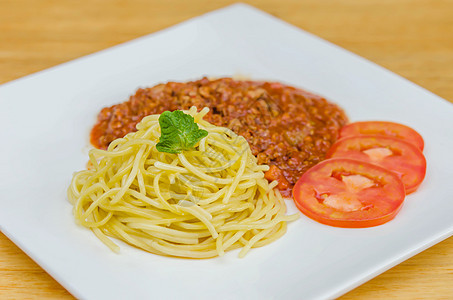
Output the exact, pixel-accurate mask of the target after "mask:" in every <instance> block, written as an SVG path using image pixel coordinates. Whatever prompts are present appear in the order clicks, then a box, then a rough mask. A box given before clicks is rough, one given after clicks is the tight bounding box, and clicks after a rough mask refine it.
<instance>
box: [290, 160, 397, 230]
mask: <svg viewBox="0 0 453 300" xmlns="http://www.w3.org/2000/svg"><path fill="white" fill-rule="evenodd" d="M404 197H405V193H404V185H403V183H402V181H401V180H400V179H399V177H398V176H397V175H396V174H395V173H393V172H391V171H388V170H386V169H384V168H382V167H380V166H377V165H373V164H370V163H367V162H362V161H358V160H352V159H344V158H332V159H327V160H325V161H322V162H320V163H319V164H317V165H315V166H314V167H312V168H310V169H309V170H308V171H307V172H305V173H304V174H303V175H302V177H301V178H300V179H299V180H298V181H297V183H296V185H295V186H294V189H293V198H294V202H295V204H296V206H297V207H298V208H299V210H300V211H301V212H302V213H304V214H305V215H306V216H308V217H310V218H312V219H314V220H316V221H318V222H320V223H323V224H327V225H331V226H336V227H349V228H353V227H355V228H358V227H372V226H377V225H381V224H384V223H386V222H388V221H390V220H392V219H393V218H394V217H395V215H396V214H397V213H398V211H399V210H400V208H401V206H402V204H403V201H404Z"/></svg>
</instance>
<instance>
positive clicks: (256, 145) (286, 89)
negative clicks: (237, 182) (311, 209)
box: [91, 78, 347, 196]
mask: <svg viewBox="0 0 453 300" xmlns="http://www.w3.org/2000/svg"><path fill="white" fill-rule="evenodd" d="M191 106H196V107H197V108H198V109H200V110H201V109H202V108H203V107H205V106H207V107H209V108H210V112H209V113H208V114H207V115H206V116H205V118H204V119H205V120H207V121H208V122H210V123H212V124H215V125H217V126H224V127H228V128H230V129H231V130H233V131H234V132H236V133H237V134H239V135H242V136H243V137H245V138H246V139H247V141H248V142H249V144H250V148H251V149H252V152H253V154H254V155H256V156H257V158H258V162H259V163H260V164H269V165H270V166H271V168H270V170H269V171H268V172H267V173H266V178H267V179H268V180H269V181H272V180H279V185H278V188H279V189H280V190H281V192H282V194H283V195H284V196H290V195H291V189H292V187H293V186H294V184H295V183H296V181H297V180H298V179H299V177H300V176H301V175H302V174H303V173H304V172H305V171H306V170H308V169H309V168H310V167H311V166H313V165H315V164H317V163H318V162H320V161H321V160H323V159H324V157H325V154H326V152H327V150H328V149H329V148H330V146H331V145H332V144H333V143H334V142H335V141H336V139H337V138H338V132H339V129H340V128H341V127H342V126H343V125H345V124H346V122H347V117H346V115H345V114H344V112H343V111H342V110H341V108H339V107H338V106H336V105H335V104H332V103H330V102H328V101H327V100H326V99H324V98H322V97H320V96H316V95H314V94H311V93H309V92H306V91H304V90H301V89H296V88H294V87H290V86H287V85H283V84H281V83H276V82H258V81H239V80H233V79H231V78H221V79H216V80H209V79H207V78H203V79H201V80H198V81H192V82H186V83H180V82H168V83H166V84H159V85H156V86H154V87H151V88H143V89H139V90H137V92H136V94H135V95H133V96H131V97H130V99H129V101H126V102H123V103H120V104H117V105H113V106H111V107H106V108H104V109H102V110H101V112H100V113H99V115H98V121H97V123H96V125H95V126H94V127H93V129H92V131H91V143H92V144H93V145H94V146H95V147H97V148H101V149H106V148H107V146H108V145H109V144H110V142H111V141H113V140H114V139H116V138H120V137H123V136H124V135H126V134H127V133H129V132H132V131H135V130H136V129H135V125H136V124H137V123H138V122H140V120H141V119H142V118H143V117H145V116H147V115H150V114H157V113H162V112H164V111H166V110H169V111H173V110H177V109H184V110H185V109H189V108H190V107H191Z"/></svg>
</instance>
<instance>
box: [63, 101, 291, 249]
mask: <svg viewBox="0 0 453 300" xmlns="http://www.w3.org/2000/svg"><path fill="white" fill-rule="evenodd" d="M207 112H208V108H204V109H203V110H201V111H200V112H198V113H197V109H196V108H195V107H192V108H191V109H190V110H189V111H187V113H188V114H190V115H192V116H193V117H194V119H195V122H196V123H197V124H198V126H199V127H200V128H201V129H204V130H206V131H208V135H207V137H206V138H203V139H202V140H201V141H200V142H199V144H198V146H197V147H196V148H194V149H192V150H188V151H183V152H182V153H179V154H171V153H165V152H158V151H157V149H156V144H157V142H158V141H159V137H160V126H159V122H158V119H159V115H151V116H147V117H145V118H144V119H143V120H142V121H141V122H140V123H139V124H138V125H137V129H138V131H136V132H134V133H130V134H128V135H126V136H125V137H124V138H120V139H117V140H115V141H113V142H112V143H111V144H110V146H109V148H108V149H107V151H104V150H98V149H93V150H91V151H90V154H89V157H90V162H89V168H88V170H85V171H80V172H78V173H76V174H75V175H74V177H73V179H72V182H71V185H70V187H69V189H68V198H69V200H70V202H71V203H72V204H73V205H74V215H75V218H76V220H77V222H78V223H79V224H81V225H83V226H86V227H88V228H90V229H91V230H92V231H93V232H94V234H95V235H96V236H97V237H98V238H99V239H100V240H101V241H102V242H104V243H105V244H106V245H107V246H109V247H110V248H111V249H112V250H113V251H116V252H117V251H119V247H118V246H117V245H116V244H115V243H114V242H113V241H112V240H111V239H110V238H109V237H113V238H117V239H119V240H122V241H124V242H126V243H129V244H131V245H133V246H136V247H138V248H141V249H143V250H146V251H149V252H152V253H155V254H159V255H168V256H177V257H189V258H208V257H215V256H219V255H223V254H224V253H225V251H228V250H232V249H236V248H242V250H241V251H240V253H239V256H240V257H243V256H244V255H245V254H246V253H247V252H248V251H249V250H250V249H251V248H254V247H261V246H264V245H266V244H269V243H271V242H273V241H275V240H276V239H278V238H279V237H281V236H282V235H283V234H284V233H285V232H286V222H287V221H291V220H294V219H296V218H297V215H291V216H288V215H286V206H285V202H284V199H283V198H282V196H281V195H280V193H279V191H278V190H276V189H274V188H275V186H276V184H277V182H272V183H270V184H269V183H268V182H267V180H266V179H265V178H264V171H266V170H268V168H269V167H268V166H265V165H258V164H257V159H256V158H255V157H254V156H253V155H252V153H251V150H250V147H249V145H248V143H247V142H246V140H245V139H244V138H243V137H241V136H238V135H236V134H235V133H234V132H232V131H231V130H229V129H227V128H223V127H217V126H214V125H211V124H210V123H208V122H206V121H204V120H203V119H202V118H203V116H204V115H205V114H206V113H207Z"/></svg>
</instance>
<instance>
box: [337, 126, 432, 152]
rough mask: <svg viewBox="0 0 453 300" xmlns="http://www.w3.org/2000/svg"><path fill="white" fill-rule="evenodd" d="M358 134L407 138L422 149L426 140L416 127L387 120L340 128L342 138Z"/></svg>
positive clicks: (407, 140) (406, 139)
mask: <svg viewBox="0 0 453 300" xmlns="http://www.w3.org/2000/svg"><path fill="white" fill-rule="evenodd" d="M357 135H383V136H390V137H395V138H399V139H402V140H405V141H406V142H409V143H412V144H414V145H415V146H417V147H418V148H419V149H420V150H421V151H423V147H424V145H425V142H424V141H423V138H422V136H421V135H420V134H419V133H418V132H417V131H415V130H414V129H412V128H410V127H408V126H406V125H403V124H398V123H393V122H385V121H364V122H354V123H350V124H348V125H346V126H344V127H343V128H342V129H341V130H340V138H343V137H349V136H357Z"/></svg>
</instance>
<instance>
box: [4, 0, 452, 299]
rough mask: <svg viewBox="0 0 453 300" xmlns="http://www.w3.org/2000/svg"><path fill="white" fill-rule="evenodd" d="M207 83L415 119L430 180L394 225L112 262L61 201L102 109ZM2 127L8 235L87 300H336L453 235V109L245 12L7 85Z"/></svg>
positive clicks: (306, 223) (299, 230)
mask: <svg viewBox="0 0 453 300" xmlns="http://www.w3.org/2000/svg"><path fill="white" fill-rule="evenodd" d="M203 75H207V76H214V77H215V76H217V77H220V76H236V75H242V76H247V77H249V78H251V79H264V80H274V81H280V82H284V83H287V84H290V85H294V86H297V87H301V88H305V89H308V90H310V91H313V92H315V93H317V94H320V95H323V96H324V97H326V98H328V99H330V100H331V101H333V102H336V103H338V104H339V105H340V106H342V107H343V108H344V109H345V111H346V112H347V114H348V115H349V117H350V119H351V120H352V121H355V120H390V121H396V122H401V123H404V124H407V125H409V126H411V127H413V128H415V129H416V130H417V131H418V132H420V133H421V134H422V136H423V137H424V138H425V142H426V147H425V155H426V157H427V161H428V170H427V176H426V179H425V181H424V182H423V184H422V186H421V187H420V189H419V190H418V191H417V192H416V193H414V194H412V195H410V196H408V197H407V199H406V202H405V204H404V206H403V208H402V210H401V212H400V213H399V215H398V216H397V217H396V219H394V220H393V221H391V222H389V223H387V224H384V225H382V226H378V227H375V228H367V229H342V228H334V227H329V226H324V225H321V224H318V223H316V222H314V221H312V220H310V219H308V218H307V217H305V216H302V217H301V218H300V219H299V220H297V221H295V222H293V223H291V224H290V225H289V228H288V232H287V234H286V235H285V236H284V237H283V238H281V239H280V240H278V241H277V242H275V243H273V244H271V245H268V246H266V247H263V248H259V249H254V250H252V251H251V252H250V253H249V254H248V255H247V256H246V257H245V258H244V259H239V258H237V251H233V252H230V253H228V254H227V255H226V256H225V257H222V258H216V259H208V260H189V259H177V258H168V257H161V256H157V255H153V254H149V253H146V252H143V251H140V250H137V249H134V248H132V247H129V246H126V245H122V252H121V254H119V255H118V254H114V253H112V252H111V251H110V250H109V249H108V248H107V247H106V246H104V245H103V244H102V243H101V242H100V241H99V240H98V239H97V238H96V237H95V236H94V235H93V234H92V233H91V232H90V231H89V230H87V229H85V228H82V227H80V226H77V225H76V224H75V222H74V219H73V216H72V212H71V205H70V204H69V203H68V201H67V198H66V189H67V187H68V185H69V182H70V180H71V177H72V173H73V172H74V171H76V170H80V169H83V168H84V166H85V163H86V161H87V149H88V135H89V130H90V127H91V126H92V125H93V124H94V122H95V118H96V115H97V113H98V112H99V110H100V109H101V108H102V107H104V106H107V105H112V104H115V103H118V102H122V101H125V100H127V98H128V96H129V95H131V94H133V93H134V92H135V90H136V89H137V88H138V87H145V86H153V85H155V84H157V83H160V82H166V81H173V80H176V81H187V80H192V79H198V78H201V77H202V76H203ZM0 124H1V128H2V130H1V132H0V135H1V143H2V146H1V147H0V163H1V164H0V167H1V168H0V190H1V199H0V207H1V209H0V221H1V230H2V231H3V232H4V233H5V234H6V235H7V236H8V237H9V238H10V239H12V240H13V241H14V242H15V243H16V244H17V245H19V247H21V248H22V249H23V250H24V251H25V252H26V253H27V254H28V255H30V256H31V257H32V258H33V259H34V260H35V261H36V262H38V264H40V265H41V266H42V267H43V268H44V269H45V270H46V271H47V272H49V273H50V274H51V275H52V276H53V277H54V278H55V279H56V280H58V281H59V282H60V283H61V284H62V285H63V286H64V287H65V288H67V289H68V290H69V291H70V292H71V293H72V294H73V295H75V296H76V297H78V298H84V299H107V298H108V299H131V298H137V299H138V298H157V299H163V298H165V299H181V298H197V299H212V298H216V299H235V298H238V297H240V298H247V299H262V298H266V299H269V298H280V299H296V298H298V299H300V298H303V299H319V298H332V297H336V296H339V295H341V294H343V293H345V292H346V291H348V290H350V289H352V288H354V287H356V286H358V285H360V284H361V283H363V282H365V281H367V280H369V279H370V278H372V277H374V276H376V275H378V274H379V273H381V272H383V271H385V270H387V269H389V268H390V267H392V266H394V265H396V264H398V263H400V262H402V261H403V260H405V259H407V258H409V257H411V256H412V255H415V254H416V253H418V252H420V251H422V250H424V249H426V248H428V247H429V246H431V245H433V244H435V243H437V242H439V241H441V240H443V239H445V238H447V237H449V236H450V235H452V233H453V218H452V217H451V214H452V212H453V201H452V195H453V185H452V184H451V178H453V165H452V161H453V160H452V159H451V149H452V148H453V130H452V129H453V105H451V104H450V103H448V102H446V101H445V100H443V99H441V98H439V97H437V96H435V95H433V94H431V93H429V92H428V91H426V90H424V89H422V88H420V87H418V86H416V85H414V84H413V83H411V82H408V81H407V80H405V79H403V78H400V77H398V76H396V75H395V74H392V73H391V72H389V71H387V70H385V69H383V68H381V67H379V66H377V65H374V64H373V63H370V62H368V61H366V60H364V59H362V58H360V57H358V56H356V55H354V54H351V53H349V52H347V51H345V50H343V49H340V48H339V47H337V46H334V45H332V44H330V43H328V42H326V41H323V40H321V39H319V38H317V37H315V36H313V35H311V34H309V33H306V32H304V31H302V30H300V29H298V28H295V27H293V26H291V25H288V24H286V23H284V22H282V21H280V20H278V19H276V18H274V17H271V16H269V15H267V14H265V13H263V12H260V11H258V10H256V9H254V8H251V7H249V6H246V5H243V4H238V5H233V6H230V7H227V8H225V9H221V10H218V11H214V12H212V13H209V14H206V15H203V16H201V17H198V18H195V19H192V20H189V21H187V22H184V23H182V24H180V25H177V26H174V27H171V28H169V29H166V30H164V31H161V32H158V33H155V34H151V35H148V36H145V37H142V38H139V39H136V40H133V41H131V42H128V43H125V44H122V45H119V46H116V47H113V48H111V49H108V50H104V51H101V52H98V53H95V54H92V55H89V56H86V57H83V58H80V59H77V60H74V61H71V62H69V63H65V64H62V65H60V66H57V67H54V68H51V69H48V70H45V71H42V72H39V73H36V74H32V75H30V76H27V77H25V78H22V79H19V80H16V81H13V82H10V83H7V84H4V85H3V86H1V87H0ZM288 205H289V209H290V210H291V211H296V209H295V208H294V206H293V204H292V203H291V202H290V201H288Z"/></svg>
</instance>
